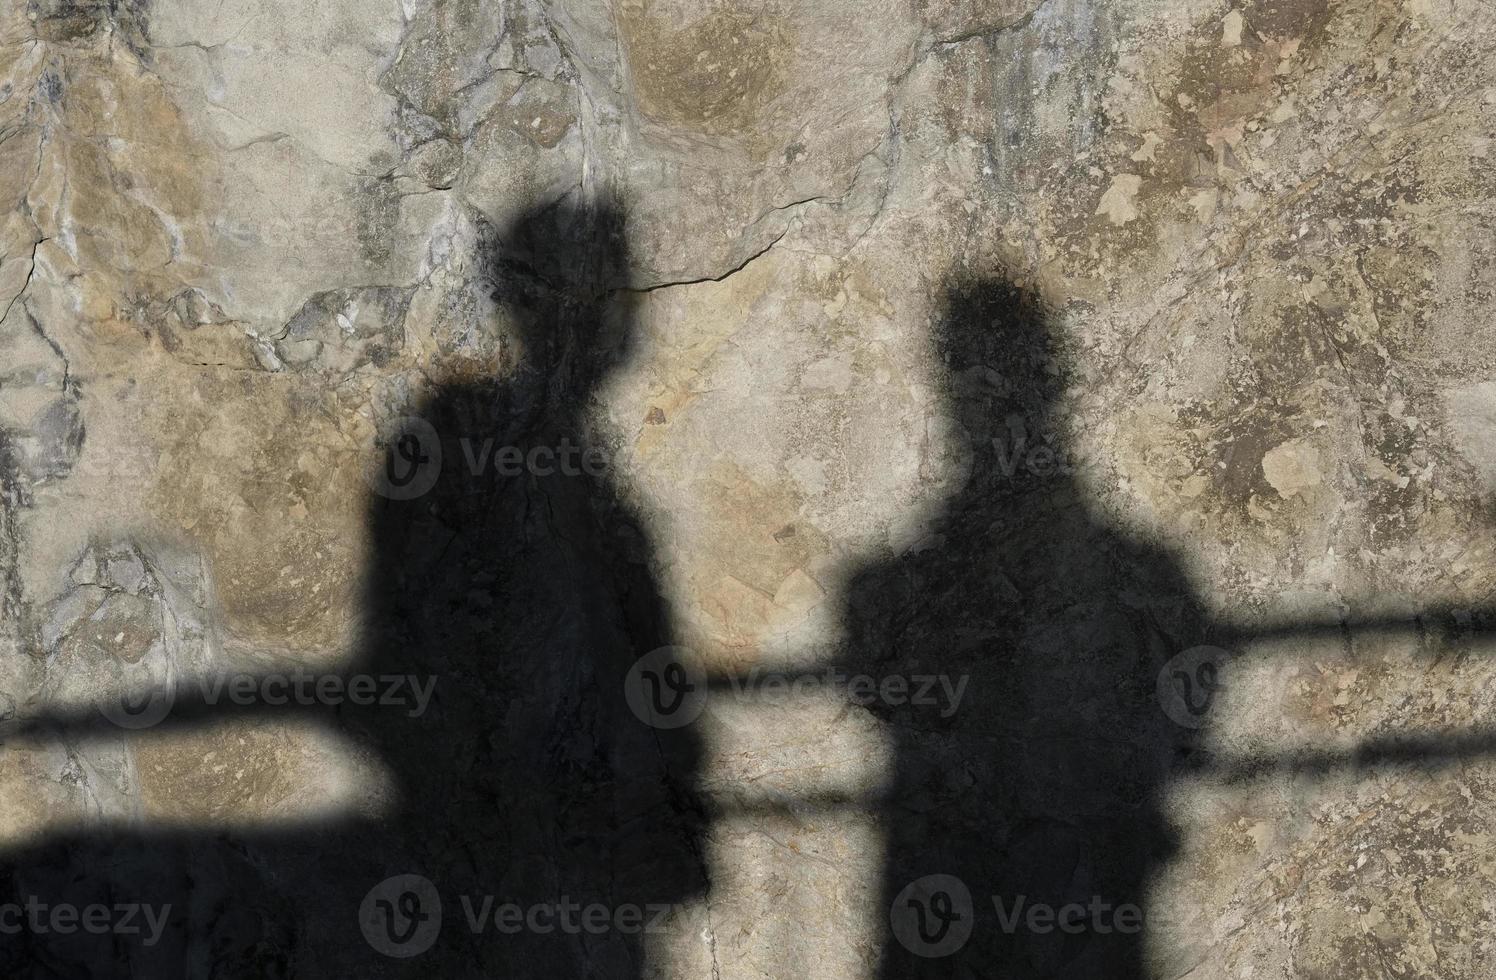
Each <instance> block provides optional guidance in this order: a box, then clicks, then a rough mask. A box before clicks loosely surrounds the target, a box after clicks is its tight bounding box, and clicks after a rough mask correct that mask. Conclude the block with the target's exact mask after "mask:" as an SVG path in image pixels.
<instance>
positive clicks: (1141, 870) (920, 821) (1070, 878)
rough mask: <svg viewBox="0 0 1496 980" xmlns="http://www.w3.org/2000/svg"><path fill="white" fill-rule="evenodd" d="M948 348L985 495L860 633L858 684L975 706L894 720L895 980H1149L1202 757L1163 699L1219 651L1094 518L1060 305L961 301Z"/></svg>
mask: <svg viewBox="0 0 1496 980" xmlns="http://www.w3.org/2000/svg"><path fill="white" fill-rule="evenodd" d="M934 346H935V350H934V356H935V358H936V362H937V366H938V367H939V369H940V370H941V371H942V372H943V376H944V390H945V394H946V399H947V403H946V409H947V411H948V412H949V413H950V415H951V417H952V418H953V420H954V421H956V422H958V423H959V425H960V427H961V429H962V430H964V433H965V437H966V438H967V439H968V440H969V446H970V449H971V452H970V470H969V474H968V475H967V477H966V479H965V483H964V488H963V489H962V490H960V492H959V493H957V494H956V495H955V496H954V497H952V498H951V499H949V500H948V501H945V502H944V506H943V509H942V510H941V511H940V514H939V515H938V517H937V519H936V521H935V523H934V525H933V527H932V529H931V535H930V536H928V537H927V538H926V539H925V546H924V547H923V548H922V549H921V550H917V551H914V552H912V553H908V554H905V555H902V556H897V557H893V558H890V559H888V560H885V561H878V562H873V563H870V564H869V565H867V566H865V567H863V568H861V569H859V570H858V571H857V572H856V573H855V574H854V575H853V577H852V579H851V584H850V587H849V593H848V600H847V603H848V604H847V610H846V617H847V621H848V622H847V627H848V632H847V635H848V637H849V640H850V645H849V649H850V650H851V651H852V654H851V656H852V658H853V660H852V662H851V663H849V664H848V665H847V668H848V669H849V670H851V671H856V672H860V673H863V674H868V675H872V676H874V677H879V676H889V675H911V674H916V675H918V674H939V675H943V676H945V677H947V678H948V680H949V682H950V683H951V685H952V688H951V689H959V684H960V683H962V681H961V680H960V678H963V677H964V678H966V681H965V683H967V685H968V686H967V690H966V693H965V699H964V701H962V702H961V703H960V704H959V707H957V706H956V705H952V704H948V703H946V702H945V701H944V700H942V701H938V702H933V701H926V703H923V704H915V703H906V704H902V705H899V706H896V707H891V706H887V705H884V706H881V707H878V708H876V709H875V710H878V711H879V712H880V713H881V714H883V715H884V717H885V718H886V720H887V721H888V722H889V724H888V726H887V728H888V731H889V732H890V733H891V736H892V737H893V738H894V740H895V747H894V758H895V759H896V762H895V772H894V773H893V774H892V788H891V790H890V792H889V794H888V796H887V797H886V798H885V800H884V810H883V816H884V829H885V833H886V835H887V838H886V839H887V854H886V859H885V862H884V881H883V888H882V900H881V902H880V904H879V906H878V907H879V909H880V910H882V911H881V914H884V915H887V916H889V918H888V920H887V922H888V925H889V926H890V936H889V939H888V941H887V942H886V943H885V944H884V952H883V961H882V964H881V974H880V975H881V976H883V977H886V978H889V980H907V978H911V977H919V976H940V977H957V976H959V977H984V976H1002V977H1007V978H1015V980H1017V978H1041V977H1046V978H1047V977H1080V976H1088V977H1107V978H1110V980H1130V978H1137V977H1142V976H1143V975H1144V973H1143V966H1142V960H1141V956H1142V950H1141V933H1140V931H1139V930H1140V927H1141V925H1142V923H1141V921H1140V919H1141V912H1140V911H1139V910H1140V909H1141V908H1142V907H1143V906H1144V905H1145V902H1144V898H1145V892H1146V889H1147V886H1148V878H1149V873H1150V869H1151V868H1154V867H1155V866H1156V864H1157V862H1159V861H1161V860H1163V859H1164V858H1166V857H1167V855H1168V854H1169V853H1170V852H1171V850H1172V849H1173V848H1174V847H1175V834H1174V831H1173V830H1172V829H1171V827H1170V823H1169V820H1168V818H1167V816H1166V814H1165V813H1164V812H1163V810H1162V809H1161V805H1160V800H1159V793H1160V790H1161V788H1162V787H1163V785H1164V783H1165V780H1166V778H1167V775H1168V770H1169V768H1170V766H1171V765H1172V764H1173V763H1174V761H1175V758H1176V756H1177V755H1178V754H1179V753H1181V752H1188V751H1189V748H1190V746H1189V729H1188V728H1183V727H1180V726H1178V725H1176V724H1174V723H1173V722H1171V721H1170V719H1169V718H1168V717H1167V716H1166V715H1165V714H1164V713H1163V712H1162V711H1160V710H1159V707H1158V702H1157V700H1156V698H1155V679H1156V677H1157V675H1158V672H1159V669H1160V667H1161V666H1162V665H1163V664H1164V663H1165V662H1166V661H1167V660H1169V658H1170V657H1171V656H1172V655H1173V654H1175V653H1177V652H1178V651H1179V650H1180V649H1182V648H1184V647H1188V646H1191V645H1194V644H1200V643H1206V642H1210V641H1209V639H1208V638H1206V637H1205V635H1204V634H1203V632H1202V626H1203V624H1202V623H1201V621H1200V620H1201V618H1202V617H1201V615H1200V611H1199V610H1198V609H1197V608H1196V606H1195V604H1194V601H1193V599H1192V598H1191V595H1190V591H1189V589H1188V587H1187V585H1186V583H1185V582H1184V581H1183V579H1182V577H1181V575H1180V573H1179V571H1178V567H1177V565H1176V563H1175V561H1174V560H1173V559H1172V558H1171V557H1170V555H1169V554H1168V553H1166V552H1165V551H1164V550H1162V549H1161V548H1159V547H1157V546H1154V545H1150V544H1147V543H1144V542H1140V541H1137V540H1133V539H1131V538H1129V537H1127V536H1126V535H1124V534H1123V533H1121V532H1120V531H1118V530H1116V529H1114V528H1111V527H1109V526H1107V525H1106V524H1105V523H1102V522H1101V521H1100V520H1098V519H1097V518H1096V517H1095V516H1093V514H1092V512H1091V511H1090V510H1089V509H1088V507H1087V503H1088V493H1087V491H1086V490H1085V489H1084V487H1083V486H1082V485H1081V483H1080V481H1079V478H1078V471H1079V470H1080V469H1081V466H1082V464H1081V462H1080V461H1079V460H1077V459H1076V458H1074V456H1073V453H1072V451H1071V450H1070V448H1069V440H1067V438H1066V434H1065V432H1064V429H1063V426H1064V424H1065V421H1066V420H1065V419H1064V417H1063V413H1062V408H1063V400H1064V399H1065V398H1066V397H1067V396H1073V395H1074V394H1075V393H1076V392H1075V389H1074V378H1073V377H1071V374H1072V372H1071V370H1070V368H1069V363H1068V362H1067V359H1066V355H1065V351H1064V350H1063V348H1062V346H1061V338H1060V337H1059V336H1057V334H1056V333H1055V332H1054V331H1053V330H1052V328H1051V319H1050V317H1049V316H1047V315H1046V312H1045V310H1044V308H1043V305H1042V302H1041V300H1040V298H1039V297H1038V296H1037V295H1035V294H1034V293H1033V292H1031V291H1029V290H1027V289H1025V288H1022V287H1020V286H1018V285H1015V284H1013V283H1011V282H1008V281H1005V280H1003V279H1000V278H997V279H976V280H972V281H967V282H961V283H958V284H956V285H954V286H953V287H952V288H951V289H950V290H949V292H948V294H947V298H946V303H945V307H944V309H943V310H942V311H940V314H939V316H938V319H937V322H936V326H935V337H934ZM911 700H913V699H911ZM947 700H948V699H947ZM952 709H955V710H952Z"/></svg>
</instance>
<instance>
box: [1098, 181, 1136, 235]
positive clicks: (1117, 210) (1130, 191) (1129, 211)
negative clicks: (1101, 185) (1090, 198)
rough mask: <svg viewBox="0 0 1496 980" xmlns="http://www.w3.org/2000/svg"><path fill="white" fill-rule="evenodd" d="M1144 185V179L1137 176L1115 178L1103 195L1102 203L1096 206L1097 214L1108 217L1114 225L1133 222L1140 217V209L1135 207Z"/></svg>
mask: <svg viewBox="0 0 1496 980" xmlns="http://www.w3.org/2000/svg"><path fill="white" fill-rule="evenodd" d="M1142 183H1143V178H1141V177H1139V176H1138V175H1137V174H1118V175H1117V176H1115V177H1113V178H1112V184H1111V186H1110V187H1108V188H1107V189H1106V193H1105V194H1102V195H1101V203H1100V204H1098V205H1096V213H1097V214H1104V215H1106V217H1107V219H1108V220H1110V221H1111V223H1112V224H1114V225H1125V224H1127V223H1128V222H1129V221H1132V220H1133V219H1135V218H1136V217H1137V216H1138V209H1137V208H1136V207H1135V206H1134V205H1135V203H1136V201H1137V196H1138V188H1139V187H1140V186H1142Z"/></svg>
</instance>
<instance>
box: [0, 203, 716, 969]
mask: <svg viewBox="0 0 1496 980" xmlns="http://www.w3.org/2000/svg"><path fill="white" fill-rule="evenodd" d="M484 259H485V269H484V275H485V279H486V281H487V286H488V287H489V288H490V289H491V299H492V300H493V302H494V304H495V307H496V309H497V310H498V311H499V312H500V314H501V315H502V316H504V317H505V318H506V319H507V320H508V321H509V324H510V326H511V327H512V328H513V333H514V335H515V336H516V339H517V341H518V347H519V348H520V350H519V352H518V355H517V357H516V358H515V361H514V363H513V365H512V368H513V369H512V370H511V371H509V372H508V374H507V376H505V377H504V378H502V379H498V378H491V377H483V378H480V379H478V380H475V381H471V382H464V383H457V384H446V385H442V386H440V387H439V388H438V390H436V391H435V393H434V394H433V395H431V397H430V398H428V399H427V400H425V401H424V402H423V403H421V404H418V405H416V406H414V408H413V412H412V415H411V416H410V417H409V418H407V419H405V420H404V422H403V424H402V426H401V427H400V431H399V432H398V433H397V438H395V440H394V444H393V446H392V447H391V452H390V458H389V462H388V466H387V467H386V469H385V470H384V471H383V474H382V476H381V477H380V478H379V479H377V480H376V481H375V483H376V484H377V487H378V492H377V493H375V494H374V495H373V496H372V497H371V504H370V510H369V514H370V522H371V541H372V551H371V554H372V567H371V569H370V570H369V574H368V577H367V579H366V582H367V585H366V594H365V596H364V600H363V601H364V621H363V626H364V628H363V631H362V632H363V641H362V642H363V644H364V650H365V651H366V652H365V654H364V656H363V657H362V658H361V659H360V660H359V661H357V662H355V663H354V664H352V665H351V666H350V667H349V673H348V677H347V678H345V680H346V681H347V684H348V686H347V688H346V689H347V690H348V691H349V692H350V693H351V691H352V690H353V688H352V686H351V685H352V683H353V679H354V678H355V677H364V678H373V681H372V682H370V683H371V686H372V688H373V690H375V691H378V692H380V694H381V696H380V697H377V698H373V699H369V700H371V701H372V703H366V704H355V703H352V701H350V700H347V699H341V700H342V703H340V704H339V706H338V707H337V709H336V712H335V715H334V714H333V713H329V712H326V711H323V710H321V708H320V707H319V706H304V707H309V708H310V709H311V710H310V712H309V713H310V714H312V715H313V716H314V717H316V718H319V719H321V720H323V722H324V723H326V724H328V725H331V726H335V727H336V728H337V729H338V730H339V731H340V732H341V734H342V735H344V736H345V737H347V738H348V739H349V740H351V741H353V742H354V743H356V744H362V745H364V746H366V747H367V749H368V751H369V754H370V757H371V758H373V759H374V760H375V761H376V762H377V763H379V764H380V765H381V766H382V767H383V768H384V769H385V770H386V771H387V772H388V773H389V774H390V782H391V786H390V787H389V793H388V796H389V798H390V800H391V801H392V802H390V803H389V804H388V805H386V806H385V807H384V808H383V809H382V810H380V811H379V812H378V813H377V814H376V815H374V816H357V817H347V818H341V817H340V818H337V819H331V820H326V821H314V822H313V821H309V822H303V823H300V824H296V825H293V826H289V827H287V826H284V825H283V826H281V827H280V828H278V829H274V830H259V831H256V830H244V831H239V830H233V831H218V832H212V831H207V830H201V831H199V830H194V829H187V830H181V831H172V830H159V831H151V830H148V829H147V830H138V829H135V828H131V829H126V830H116V831H111V832H104V831H100V832H97V833H85V834H73V835H67V836H63V837H56V838H52V839H49V840H48V841H47V842H46V843H44V844H43V845H41V846H39V847H37V848H34V849H32V850H29V851H27V852H26V853H23V854H19V855H17V854H12V855H7V856H6V857H5V864H6V865H8V866H9V868H10V869H11V871H12V873H11V875H10V877H11V879H12V882H13V891H14V893H15V895H17V896H18V897H19V896H24V895H26V894H31V895H37V896H39V897H43V898H44V899H45V901H47V902H48V904H50V905H54V906H55V905H57V904H59V903H63V902H73V903H77V904H86V903H87V902H88V901H90V900H94V899H95V898H96V897H97V896H110V897H109V899H108V900H109V901H110V902H112V903H118V902H121V901H124V900H133V901H136V902H142V903H151V904H153V905H155V906H157V907H159V906H162V905H165V904H168V903H170V904H172V905H173V906H174V908H175V910H176V911H175V914H174V915H173V916H172V918H173V920H174V921H172V922H170V923H169V925H168V927H167V933H166V935H165V938H164V941H162V942H161V943H159V944H158V945H157V946H156V947H155V948H153V949H150V950H139V949H133V948H132V949H125V947H127V946H129V945H130V944H129V942H128V940H122V939H121V938H120V937H118V936H107V935H106V936H80V935H78V934H77V933H76V932H75V933H74V934H71V935H59V934H55V933H35V932H34V931H33V932H23V933H22V934H19V935H15V936H13V935H9V934H7V935H3V936H0V946H5V947H7V948H8V949H9V952H8V953H6V954H4V955H0V963H5V964H7V965H9V966H12V967H13V975H16V976H37V977H41V976H106V975H109V976H119V975H139V976H145V975H153V976H165V975H183V976H212V977H240V976H244V977H251V976H253V977H261V976H333V975H358V976H365V977H374V976H381V977H382V976H392V977H393V976H416V975H437V976H444V977H445V976H450V977H459V976H577V977H581V976H595V977H608V978H615V977H616V978H624V980H626V978H629V977H639V976H644V975H645V974H646V970H647V967H648V964H647V962H646V954H647V951H648V950H647V946H648V941H649V934H650V933H651V932H654V931H656V930H659V929H664V928H670V926H671V925H672V922H671V919H670V916H671V915H672V913H673V910H672V907H673V906H675V905H677V904H678V903H681V902H684V901H685V900H687V899H688V898H689V897H691V896H693V895H696V894H699V893H701V892H702V891H704V880H705V869H704V865H703V863H702V858H701V853H702V852H701V847H700V843H699V840H698V836H697V835H698V832H699V826H698V822H697V818H696V813H697V812H698V810H697V807H696V806H695V804H694V803H693V802H692V800H693V796H692V792H693V787H694V784H695V779H696V770H697V767H698V765H699V760H698V755H699V752H698V749H697V746H696V743H695V742H694V741H693V740H692V738H691V736H690V734H689V731H688V730H680V731H668V732H667V731H659V730H656V729H654V728H652V727H650V726H648V725H646V724H644V723H643V722H642V721H641V720H640V719H639V718H637V717H636V716H635V715H634V714H633V713H632V712H631V711H630V710H629V708H628V705H627V703H626V700H625V696H624V692H625V684H624V677H625V674H626V673H627V671H628V670H629V668H630V666H631V664H632V663H633V662H634V660H635V659H636V658H637V657H639V656H641V655H643V654H645V653H647V652H648V651H650V650H653V649H655V648H656V647H659V646H662V645H664V644H665V643H666V642H667V641H668V636H667V634H668V630H669V618H668V615H667V610H666V609H665V607H664V604H663V602H662V600H661V598H660V593H659V590H658V588H657V587H656V584H655V582H654V580H653V578H652V576H651V573H650V568H649V560H650V557H651V551H650V544H649V537H648V535H647V533H646V530H645V528H644V526H643V523H642V522H641V520H639V518H638V517H637V516H636V515H635V514H634V513H633V512H632V511H631V509H630V507H629V505H628V503H627V500H626V494H625V492H624V489H623V487H622V486H621V485H620V484H619V482H618V479H617V475H616V474H615V473H614V472H613V470H612V467H611V466H610V465H609V464H610V461H611V457H610V455H609V453H608V450H607V448H606V447H605V446H604V445H603V444H602V443H601V442H600V441H594V440H593V439H592V438H590V434H589V432H588V426H587V423H586V421H585V420H586V418H587V417H588V413H587V411H586V410H587V408H588V406H589V402H590V400H591V399H593V398H594V397H595V396H596V394H597V390H598V386H599V385H600V384H601V383H602V382H603V381H604V380H605V378H606V377H607V375H608V374H609V372H611V371H613V370H616V369H617V368H618V367H619V366H621V365H622V364H623V363H624V361H625V359H626V358H627V357H628V355H629V352H630V348H631V344H632V342H633V339H634V338H633V336H632V323H631V322H630V321H629V319H628V316H627V314H626V313H625V312H620V311H618V310H617V309H616V308H613V307H610V305H609V303H608V297H609V295H610V294H609V290H610V287H611V286H612V285H613V284H614V280H615V278H616V277H617V276H618V275H619V274H620V273H621V271H622V270H623V268H624V265H625V263H626V261H627V255H626V252H625V245H624V239H623V236H622V231H621V224H620V219H619V216H618V215H617V214H616V213H614V212H613V211H611V210H609V209H607V208H601V209H594V210H591V211H584V210H579V209H573V208H569V207H564V206H558V207H554V208H551V209H549V210H543V211H539V212H534V213H530V214H527V215H524V216H523V217H521V218H520V219H519V220H517V221H516V222H515V223H514V224H513V225H512V226H511V227H510V228H509V229H508V230H506V231H505V232H504V233H502V234H499V235H495V236H493V237H492V240H491V241H489V242H488V243H487V245H486V247H485V256H484ZM392 677H399V678H404V679H406V680H405V681H404V684H405V687H406V691H405V692H404V693H403V694H401V696H400V697H399V698H398V703H396V704H386V703H381V702H383V701H384V700H385V699H384V697H383V696H382V695H383V693H384V692H387V691H389V684H388V682H387V681H386V680H385V679H386V678H392ZM418 688H419V689H422V690H425V691H426V692H427V694H426V696H425V697H424V698H412V697H411V696H410V695H411V694H412V693H413V692H414V690H415V689H418ZM263 701H268V699H262V701H261V702H256V703H255V704H254V705H252V706H250V710H249V716H250V717H265V718H267V719H269V720H273V717H272V716H273V714H274V713H275V712H273V711H271V710H270V709H269V708H268V707H267V705H266V704H265V703H262V702H263ZM413 705H414V706H415V707H412V706H413ZM276 710H277V711H280V712H284V711H286V710H288V709H285V708H280V709H276ZM225 715H226V712H224V711H222V710H220V709H219V708H218V706H216V705H213V704H206V703H201V702H198V703H191V702H188V701H185V700H183V699H181V698H179V699H178V702H177V703H176V704H175V705H174V707H173V713H172V716H171V717H168V719H167V720H166V723H165V724H164V725H163V728H165V727H169V726H173V725H174V726H176V727H178V728H191V729H194V730H200V729H201V728H203V727H205V726H210V725H213V724H214V723H215V721H222V720H223V718H224V716H225ZM85 727H86V726H85ZM93 727H94V729H95V730H98V726H97V725H94V726H93ZM127 896H128V897H129V898H126V897H127ZM511 910H513V911H511ZM162 971H166V972H162Z"/></svg>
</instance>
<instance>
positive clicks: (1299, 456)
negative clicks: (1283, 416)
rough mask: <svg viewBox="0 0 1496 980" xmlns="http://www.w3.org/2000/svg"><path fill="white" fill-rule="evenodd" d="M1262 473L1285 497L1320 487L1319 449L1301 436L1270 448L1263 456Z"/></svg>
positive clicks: (1321, 476)
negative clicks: (1301, 438)
mask: <svg viewBox="0 0 1496 980" xmlns="http://www.w3.org/2000/svg"><path fill="white" fill-rule="evenodd" d="M1262 473H1263V476H1265V477H1267V482H1268V483H1269V484H1270V485H1271V486H1272V488H1273V489H1274V490H1276V491H1278V495H1279V496H1280V497H1283V498H1284V499H1285V500H1286V499H1288V498H1291V497H1296V496H1298V495H1299V494H1300V493H1302V492H1303V491H1305V490H1308V489H1310V488H1312V487H1317V486H1319V484H1320V483H1322V482H1323V481H1324V473H1323V472H1322V471H1321V469H1320V458H1319V451H1318V450H1316V449H1315V448H1314V447H1313V446H1312V445H1310V444H1309V443H1307V442H1304V441H1303V440H1299V439H1294V440H1290V441H1288V442H1285V443H1283V444H1282V445H1281V446H1277V447H1276V448H1274V449H1271V450H1269V451H1268V452H1267V454H1266V455H1264V456H1263V457H1262Z"/></svg>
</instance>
